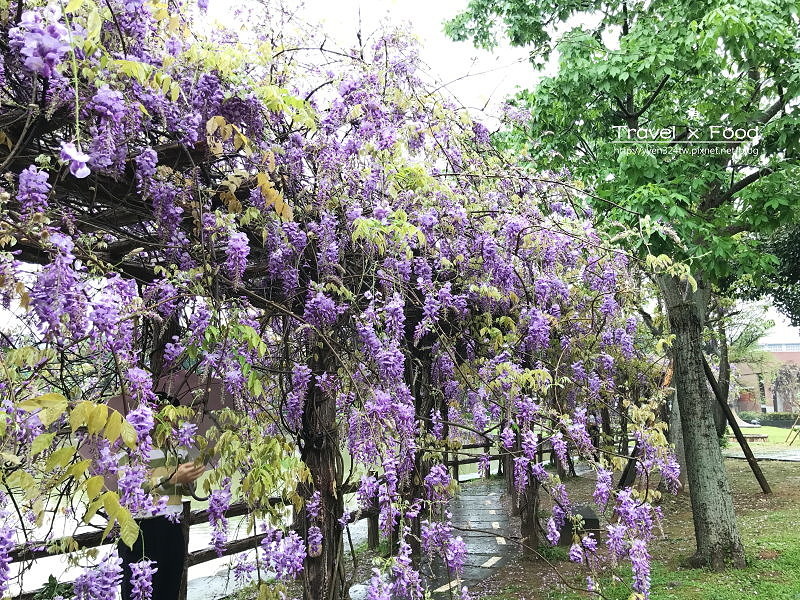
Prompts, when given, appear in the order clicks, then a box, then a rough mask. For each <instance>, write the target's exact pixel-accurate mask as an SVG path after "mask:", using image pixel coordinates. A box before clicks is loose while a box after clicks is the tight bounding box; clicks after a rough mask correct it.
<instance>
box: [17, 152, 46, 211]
mask: <svg viewBox="0 0 800 600" xmlns="http://www.w3.org/2000/svg"><path fill="white" fill-rule="evenodd" d="M48 178H49V175H48V174H47V172H46V171H40V170H39V169H37V168H36V167H35V166H33V165H31V166H30V167H28V168H27V169H25V170H24V171H22V173H20V174H19V186H18V188H17V201H18V202H19V205H20V212H21V213H22V214H23V215H24V216H26V217H29V216H31V215H33V214H35V213H40V212H44V211H46V210H47V197H48V196H49V195H50V189H51V188H50V183H49V182H48Z"/></svg>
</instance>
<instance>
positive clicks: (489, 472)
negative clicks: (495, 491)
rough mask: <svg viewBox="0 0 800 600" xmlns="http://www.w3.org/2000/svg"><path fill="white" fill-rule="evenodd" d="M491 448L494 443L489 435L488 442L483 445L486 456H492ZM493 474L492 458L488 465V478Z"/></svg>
mask: <svg viewBox="0 0 800 600" xmlns="http://www.w3.org/2000/svg"><path fill="white" fill-rule="evenodd" d="M491 448H492V444H491V442H490V441H489V438H488V437H487V438H486V443H485V444H484V445H483V453H484V454H485V455H486V456H491V454H489V451H490V450H491ZM491 476H492V461H491V460H490V461H489V464H488V465H487V467H486V478H487V479H488V478H489V477H491Z"/></svg>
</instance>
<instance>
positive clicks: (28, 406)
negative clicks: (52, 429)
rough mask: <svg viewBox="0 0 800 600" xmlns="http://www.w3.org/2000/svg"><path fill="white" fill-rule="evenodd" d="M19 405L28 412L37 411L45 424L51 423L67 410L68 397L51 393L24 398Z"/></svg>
mask: <svg viewBox="0 0 800 600" xmlns="http://www.w3.org/2000/svg"><path fill="white" fill-rule="evenodd" d="M18 406H19V408H21V409H23V410H27V411H28V412H36V414H37V415H38V417H39V420H40V421H41V422H42V423H43V424H44V425H50V423H52V422H53V421H55V420H56V419H57V418H58V417H60V416H61V415H62V414H63V413H64V411H65V410H67V399H66V398H65V397H64V396H62V395H61V394H57V393H50V394H43V395H41V396H38V397H36V398H29V399H28V400H23V401H22V402H20V403H19V404H18ZM37 411H38V412H37Z"/></svg>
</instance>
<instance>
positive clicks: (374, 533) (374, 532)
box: [367, 511, 381, 550]
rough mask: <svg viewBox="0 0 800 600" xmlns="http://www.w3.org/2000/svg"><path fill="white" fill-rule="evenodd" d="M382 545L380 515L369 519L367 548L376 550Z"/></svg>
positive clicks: (376, 514)
mask: <svg viewBox="0 0 800 600" xmlns="http://www.w3.org/2000/svg"><path fill="white" fill-rule="evenodd" d="M380 543H381V538H380V530H379V529H378V513H377V511H376V512H375V514H371V515H370V516H368V517H367V548H369V549H370V550H375V548H377V547H378V546H379V545H380Z"/></svg>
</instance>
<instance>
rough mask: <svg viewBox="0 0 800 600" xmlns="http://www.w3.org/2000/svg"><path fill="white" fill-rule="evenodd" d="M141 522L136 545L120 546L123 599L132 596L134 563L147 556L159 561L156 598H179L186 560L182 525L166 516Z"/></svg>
mask: <svg viewBox="0 0 800 600" xmlns="http://www.w3.org/2000/svg"><path fill="white" fill-rule="evenodd" d="M137 523H139V529H140V531H139V539H138V540H136V543H135V544H134V545H133V548H128V547H127V546H126V545H125V544H123V543H122V542H120V543H119V545H118V546H117V548H118V552H119V556H120V558H121V559H122V600H131V598H132V589H131V588H132V586H131V568H130V564H131V563H135V562H139V561H140V560H144V559H149V560H152V561H155V563H156V564H155V565H153V566H154V567H156V568H157V569H158V571H156V572H155V573H154V574H153V597H152V600H178V592H179V591H180V587H181V575H182V573H183V563H184V561H185V559H186V546H185V540H184V537H183V527H182V525H181V524H180V523H173V522H171V521H170V520H169V519H167V518H166V517H153V518H152V519H141V520H137Z"/></svg>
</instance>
